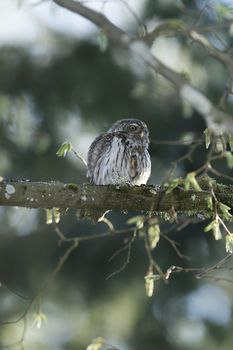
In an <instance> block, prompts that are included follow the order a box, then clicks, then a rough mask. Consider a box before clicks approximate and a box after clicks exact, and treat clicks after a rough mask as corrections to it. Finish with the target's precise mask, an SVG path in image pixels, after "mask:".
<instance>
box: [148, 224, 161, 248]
mask: <svg viewBox="0 0 233 350" xmlns="http://www.w3.org/2000/svg"><path fill="white" fill-rule="evenodd" d="M148 238H149V244H150V249H151V250H153V249H154V248H155V247H156V245H157V243H158V242H159V239H160V227H159V225H158V224H155V225H153V226H150V227H149V228H148Z"/></svg>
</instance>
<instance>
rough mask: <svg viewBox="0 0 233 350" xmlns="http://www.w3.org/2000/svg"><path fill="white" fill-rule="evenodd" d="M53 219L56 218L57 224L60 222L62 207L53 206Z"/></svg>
mask: <svg viewBox="0 0 233 350" xmlns="http://www.w3.org/2000/svg"><path fill="white" fill-rule="evenodd" d="M53 219H54V221H55V223H56V224H58V223H59V221H60V219H61V212H60V208H53Z"/></svg>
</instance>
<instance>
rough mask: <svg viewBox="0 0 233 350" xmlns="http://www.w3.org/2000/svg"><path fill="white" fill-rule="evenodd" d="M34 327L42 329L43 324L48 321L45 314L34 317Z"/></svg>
mask: <svg viewBox="0 0 233 350" xmlns="http://www.w3.org/2000/svg"><path fill="white" fill-rule="evenodd" d="M33 317H34V320H33V325H34V326H36V328H38V329H40V328H41V326H42V324H43V323H44V322H46V321H47V316H46V315H45V314H44V313H43V312H41V311H40V312H38V313H35V314H34V315H33Z"/></svg>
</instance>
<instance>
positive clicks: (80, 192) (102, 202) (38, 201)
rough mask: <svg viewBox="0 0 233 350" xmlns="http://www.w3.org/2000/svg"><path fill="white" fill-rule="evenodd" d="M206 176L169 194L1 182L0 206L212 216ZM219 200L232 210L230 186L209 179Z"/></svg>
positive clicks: (158, 189)
mask: <svg viewBox="0 0 233 350" xmlns="http://www.w3.org/2000/svg"><path fill="white" fill-rule="evenodd" d="M209 181H210V180H209V178H206V179H202V180H201V181H200V184H201V188H202V189H203V190H202V191H196V190H188V191H185V190H184V189H183V188H182V187H177V188H175V189H174V190H173V191H171V192H170V193H166V190H167V188H166V187H162V186H95V185H90V184H81V185H77V184H64V183H60V182H27V181H19V182H17V181H15V182H12V181H2V182H1V183H0V205H1V206H17V207H27V208H55V207H56V208H76V209H84V210H110V209H111V210H118V211H121V210H137V211H153V212H162V213H168V214H169V213H170V212H171V210H172V211H173V212H177V213H182V214H184V215H189V216H190V215H197V214H203V215H205V216H206V217H209V216H211V215H212V211H211V209H210V208H209V206H208V200H209V197H210V193H211V192H210V187H209V184H210V182H209ZM212 189H214V193H215V196H216V198H217V200H218V201H219V202H222V203H224V204H225V205H227V206H229V207H230V208H231V213H232V212H233V209H232V207H233V206H232V204H233V187H232V186H226V185H222V184H220V183H216V182H212Z"/></svg>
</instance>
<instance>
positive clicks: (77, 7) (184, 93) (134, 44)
mask: <svg viewBox="0 0 233 350" xmlns="http://www.w3.org/2000/svg"><path fill="white" fill-rule="evenodd" d="M52 1H53V2H54V3H56V4H57V5H59V6H61V7H63V8H66V9H67V10H70V11H72V12H74V13H77V14H78V15H80V16H82V17H84V18H86V19H88V20H90V21H91V22H92V23H94V24H96V25H97V26H98V27H99V28H101V29H102V30H103V31H104V33H105V34H106V35H107V36H108V37H109V38H110V39H112V40H113V42H115V43H116V44H118V45H119V46H121V47H123V48H125V49H128V50H129V51H130V52H131V53H132V54H134V55H135V56H136V57H138V58H139V59H141V60H142V61H143V62H145V63H146V64H147V65H148V66H149V67H151V68H152V69H153V70H155V71H156V72H157V73H159V74H161V75H162V76H163V77H164V78H165V79H167V80H168V81H170V82H171V83H173V84H174V85H175V87H176V89H177V90H178V92H179V94H180V96H181V97H182V98H183V99H184V100H186V101H187V102H188V103H189V104H190V105H191V106H192V108H193V109H194V110H196V111H198V112H199V113H200V114H201V115H202V116H203V118H204V119H205V121H206V124H207V126H208V127H209V128H211V129H212V131H213V132H214V133H215V134H216V135H219V134H221V133H229V132H233V121H232V118H231V116H229V115H227V114H226V113H224V112H222V111H221V110H220V109H218V108H217V107H216V106H215V105H214V104H213V103H212V102H211V101H210V100H209V99H208V98H207V97H206V96H205V95H204V94H202V93H201V92H200V91H198V90H197V89H195V88H194V87H193V86H192V85H191V84H189V83H188V82H187V80H186V79H185V77H184V76H183V74H182V73H177V72H175V71H174V70H172V69H171V68H169V67H168V66H166V65H165V64H164V63H162V62H161V61H160V60H159V59H158V58H156V57H155V56H153V55H152V53H151V52H150V47H149V45H148V43H147V37H145V40H144V39H138V38H133V37H131V36H130V35H128V34H127V33H126V32H124V31H123V30H121V29H120V28H118V27H117V26H115V25H114V24H113V23H112V22H111V21H109V20H108V19H107V17H106V16H104V15H103V14H101V13H99V12H97V11H94V10H92V9H91V8H89V7H87V6H84V5H83V4H82V3H80V2H76V1H74V0H52Z"/></svg>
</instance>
